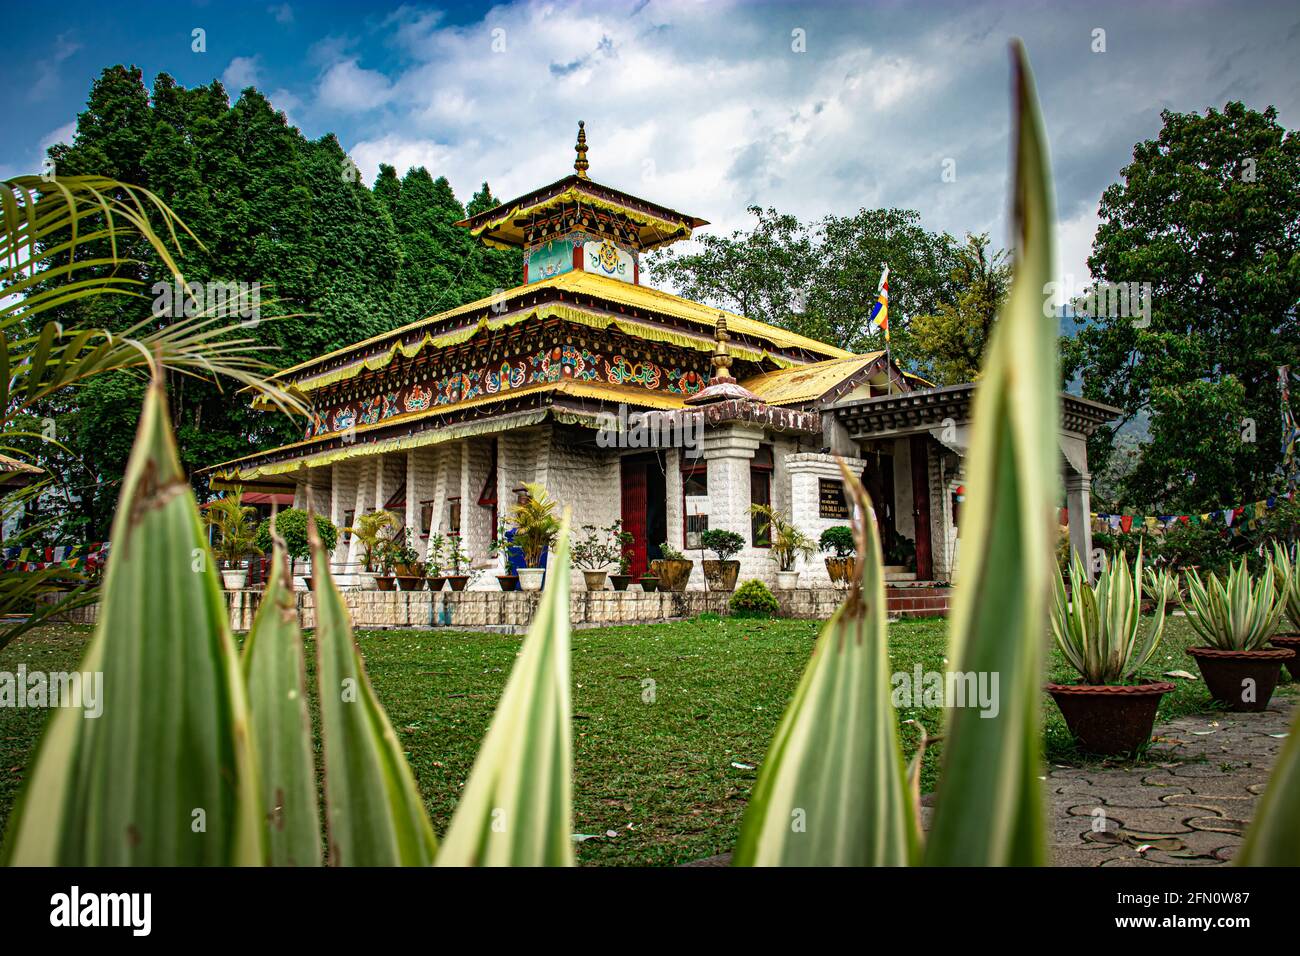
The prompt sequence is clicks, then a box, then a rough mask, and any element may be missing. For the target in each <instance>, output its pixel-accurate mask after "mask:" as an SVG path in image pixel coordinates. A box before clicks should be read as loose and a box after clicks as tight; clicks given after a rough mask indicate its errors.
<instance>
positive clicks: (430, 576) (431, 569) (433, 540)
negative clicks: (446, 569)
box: [424, 534, 447, 591]
mask: <svg viewBox="0 0 1300 956" xmlns="http://www.w3.org/2000/svg"><path fill="white" fill-rule="evenodd" d="M446 550H447V539H446V538H444V537H443V536H442V535H441V534H433V535H430V536H429V544H428V547H427V548H426V549H425V556H424V577H425V580H426V581H428V582H429V590H430V591H441V590H442V586H443V584H444V583H445V582H446V580H447V579H446V578H445V577H444V576H443V573H442V571H443V566H442V562H443V561H444V560H445V555H446Z"/></svg>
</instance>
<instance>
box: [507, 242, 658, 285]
mask: <svg viewBox="0 0 1300 956" xmlns="http://www.w3.org/2000/svg"><path fill="white" fill-rule="evenodd" d="M582 268H583V269H585V270H586V271H587V272H595V273H596V274H597V275H602V276H609V277H610V278H611V279H621V280H622V281H623V282H632V281H634V279H635V277H636V260H634V259H633V258H632V253H630V252H628V251H627V250H626V249H620V248H619V247H618V246H616V245H614V243H613V242H612V241H611V240H609V239H604V240H601V239H593V240H590V241H588V242H585V243H583V245H582ZM530 275H531V273H530Z"/></svg>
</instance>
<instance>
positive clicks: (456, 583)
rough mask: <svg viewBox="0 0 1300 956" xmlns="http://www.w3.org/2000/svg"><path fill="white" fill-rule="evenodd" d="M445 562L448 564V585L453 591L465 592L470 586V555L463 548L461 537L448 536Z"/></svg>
mask: <svg viewBox="0 0 1300 956" xmlns="http://www.w3.org/2000/svg"><path fill="white" fill-rule="evenodd" d="M444 560H445V561H446V563H447V566H448V570H450V571H451V573H450V574H448V575H447V583H448V584H450V585H451V589H452V590H453V591H463V590H465V585H467V584H469V578H470V576H469V574H467V573H466V572H467V571H468V570H469V555H468V554H466V553H465V551H464V549H463V548H461V540H460V535H458V534H453V535H448V536H447V550H446V552H445V553H444Z"/></svg>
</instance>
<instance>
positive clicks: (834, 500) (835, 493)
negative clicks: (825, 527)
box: [817, 478, 849, 521]
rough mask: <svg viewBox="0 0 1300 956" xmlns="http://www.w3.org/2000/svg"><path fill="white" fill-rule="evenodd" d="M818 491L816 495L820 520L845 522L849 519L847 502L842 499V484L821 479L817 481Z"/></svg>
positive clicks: (845, 499)
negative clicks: (828, 519) (827, 519)
mask: <svg viewBox="0 0 1300 956" xmlns="http://www.w3.org/2000/svg"><path fill="white" fill-rule="evenodd" d="M818 490H819V492H820V494H819V495H818V508H817V513H818V515H819V516H820V517H822V518H833V519H836V520H843V521H847V520H848V518H849V502H848V499H847V498H845V497H844V482H842V481H835V480H834V479H831V478H822V479H819V481H818Z"/></svg>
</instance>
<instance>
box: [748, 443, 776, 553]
mask: <svg viewBox="0 0 1300 956" xmlns="http://www.w3.org/2000/svg"><path fill="white" fill-rule="evenodd" d="M774 468H775V465H774V463H773V457H772V446H771V445H759V446H758V450H757V451H756V452H754V457H753V459H752V460H751V461H750V463H749V503H750V504H754V505H767V506H769V507H770V506H771V504H772V471H773V470H774ZM749 540H750V543H751V544H752V545H753V546H754V547H756V548H770V547H772V530H771V528H769V527H768V525H767V519H766V518H762V517H760V516H758V515H752V516H751V517H750V525H749Z"/></svg>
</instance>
